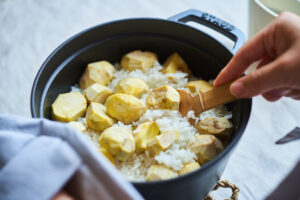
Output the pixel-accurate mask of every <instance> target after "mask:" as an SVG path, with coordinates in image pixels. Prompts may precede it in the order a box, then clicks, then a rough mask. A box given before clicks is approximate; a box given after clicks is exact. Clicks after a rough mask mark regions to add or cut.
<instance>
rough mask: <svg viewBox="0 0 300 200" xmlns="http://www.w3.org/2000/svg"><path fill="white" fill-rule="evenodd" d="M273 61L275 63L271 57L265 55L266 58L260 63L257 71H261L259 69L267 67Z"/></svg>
mask: <svg viewBox="0 0 300 200" xmlns="http://www.w3.org/2000/svg"><path fill="white" fill-rule="evenodd" d="M272 61H273V59H272V58H271V57H270V56H268V55H265V56H264V57H263V59H262V60H261V61H260V62H259V64H258V66H257V67H256V69H259V68H261V67H262V66H265V65H267V64H269V63H270V62H272Z"/></svg>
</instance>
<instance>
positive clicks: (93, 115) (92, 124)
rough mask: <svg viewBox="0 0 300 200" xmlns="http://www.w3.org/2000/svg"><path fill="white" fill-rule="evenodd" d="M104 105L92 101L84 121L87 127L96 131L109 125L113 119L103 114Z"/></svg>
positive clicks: (113, 121) (102, 129)
mask: <svg viewBox="0 0 300 200" xmlns="http://www.w3.org/2000/svg"><path fill="white" fill-rule="evenodd" d="M105 110H106V108H105V106H104V105H102V104H100V103H95V102H92V103H91V104H90V105H89V107H88V109H87V112H86V122H87V125H88V127H89V128H91V129H94V130H96V131H104V130H105V129H107V128H108V127H111V126H112V125H113V124H114V123H115V120H114V119H112V118H110V117H109V116H108V115H107V114H105Z"/></svg>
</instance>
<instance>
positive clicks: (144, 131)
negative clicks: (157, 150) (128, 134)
mask: <svg viewBox="0 0 300 200" xmlns="http://www.w3.org/2000/svg"><path fill="white" fill-rule="evenodd" d="M158 134H159V128H158V126H157V124H156V123H155V122H145V123H142V124H140V125H139V126H138V127H137V128H136V129H135V131H134V139H135V146H136V152H137V153H141V152H143V151H145V150H146V148H147V143H148V141H149V140H151V139H153V138H154V137H155V136H157V135H158Z"/></svg>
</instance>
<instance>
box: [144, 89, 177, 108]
mask: <svg viewBox="0 0 300 200" xmlns="http://www.w3.org/2000/svg"><path fill="white" fill-rule="evenodd" d="M179 101H180V96H179V93H178V92H177V91H176V90H175V89H174V88H172V87H170V86H168V85H163V86H160V87H158V88H155V89H154V90H152V91H151V92H150V93H149V94H148V96H147V98H146V104H147V107H148V108H153V109H169V110H178V109H179Z"/></svg>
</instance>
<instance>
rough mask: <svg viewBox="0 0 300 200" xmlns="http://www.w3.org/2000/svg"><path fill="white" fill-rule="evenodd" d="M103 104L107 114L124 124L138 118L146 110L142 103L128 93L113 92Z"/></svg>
mask: <svg viewBox="0 0 300 200" xmlns="http://www.w3.org/2000/svg"><path fill="white" fill-rule="evenodd" d="M105 105H106V109H107V114H108V115H110V116H111V117H113V118H115V119H117V120H119V121H121V122H123V123H125V124H130V123H131V122H134V121H136V120H138V119H139V118H140V117H141V116H142V115H143V114H144V113H145V112H146V106H145V105H144V103H143V102H142V101H141V100H139V99H138V98H136V97H135V96H132V95H129V94H121V93H116V94H113V95H111V96H110V97H108V98H107V100H106V104H105Z"/></svg>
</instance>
